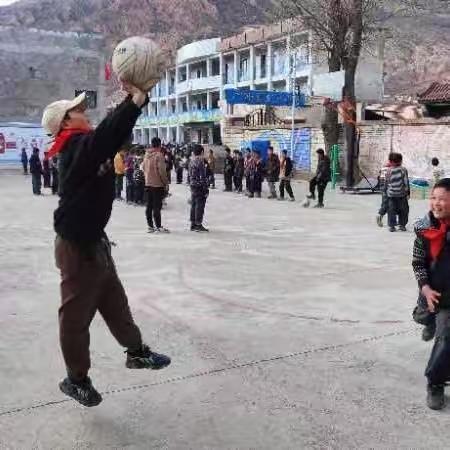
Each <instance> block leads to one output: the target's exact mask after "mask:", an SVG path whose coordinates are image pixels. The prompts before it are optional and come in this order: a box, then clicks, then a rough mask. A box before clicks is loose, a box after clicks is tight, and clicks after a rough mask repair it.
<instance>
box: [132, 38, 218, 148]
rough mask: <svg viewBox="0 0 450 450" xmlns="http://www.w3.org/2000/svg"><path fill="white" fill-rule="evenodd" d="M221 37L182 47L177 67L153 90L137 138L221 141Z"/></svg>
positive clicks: (137, 140) (205, 142)
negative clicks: (156, 137)
mask: <svg viewBox="0 0 450 450" xmlns="http://www.w3.org/2000/svg"><path fill="white" fill-rule="evenodd" d="M219 46H220V39H219V38H216V39H207V40H203V41H197V42H193V43H191V44H188V45H185V46H184V47H181V48H180V49H179V50H178V52H177V60H176V66H175V67H174V68H171V69H169V70H167V71H166V73H165V77H164V78H163V79H161V81H160V82H159V83H158V84H157V85H156V86H155V88H154V89H153V90H152V91H151V93H150V103H149V104H148V108H147V111H144V114H143V115H142V116H141V117H140V119H139V122H138V124H137V126H136V128H135V131H134V141H135V142H140V143H142V144H144V145H146V144H149V142H150V141H151V139H152V138H153V137H155V136H158V137H159V138H161V140H162V141H163V142H172V143H175V142H178V143H180V142H199V143H202V144H207V143H217V142H219V141H220V120H221V117H222V115H221V111H220V109H219V99H220V88H221V76H220V53H219Z"/></svg>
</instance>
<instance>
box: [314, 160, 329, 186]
mask: <svg viewBox="0 0 450 450" xmlns="http://www.w3.org/2000/svg"><path fill="white" fill-rule="evenodd" d="M316 179H317V181H320V182H322V183H328V182H329V181H331V161H330V158H328V156H326V155H325V156H324V157H323V158H322V159H320V160H319V163H318V164H317V172H316Z"/></svg>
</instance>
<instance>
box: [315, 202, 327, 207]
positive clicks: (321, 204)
mask: <svg viewBox="0 0 450 450" xmlns="http://www.w3.org/2000/svg"><path fill="white" fill-rule="evenodd" d="M324 207H325V206H324V204H323V203H317V205H314V208H324Z"/></svg>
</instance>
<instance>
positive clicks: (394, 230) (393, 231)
mask: <svg viewBox="0 0 450 450" xmlns="http://www.w3.org/2000/svg"><path fill="white" fill-rule="evenodd" d="M389 231H390V232H391V233H395V232H396V231H397V228H395V227H390V228H389Z"/></svg>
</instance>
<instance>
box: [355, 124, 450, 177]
mask: <svg viewBox="0 0 450 450" xmlns="http://www.w3.org/2000/svg"><path fill="white" fill-rule="evenodd" d="M359 127H360V130H361V140H360V154H359V163H360V167H361V169H362V170H363V172H364V173H365V174H366V176H372V177H373V176H377V175H378V171H379V170H380V167H381V166H382V165H383V164H385V162H386V161H387V157H388V155H389V153H390V152H399V153H401V154H402V155H403V161H404V166H405V167H406V168H407V169H408V171H409V174H410V177H415V178H429V177H430V172H431V169H430V166H431V158H433V157H437V158H439V160H440V161H441V165H442V166H443V167H444V169H446V170H447V171H450V121H447V122H445V121H434V122H431V121H427V120H423V121H417V122H408V123H406V122H392V123H391V122H389V123H386V122H362V123H361V124H360V125H359ZM449 174H450V172H449Z"/></svg>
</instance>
